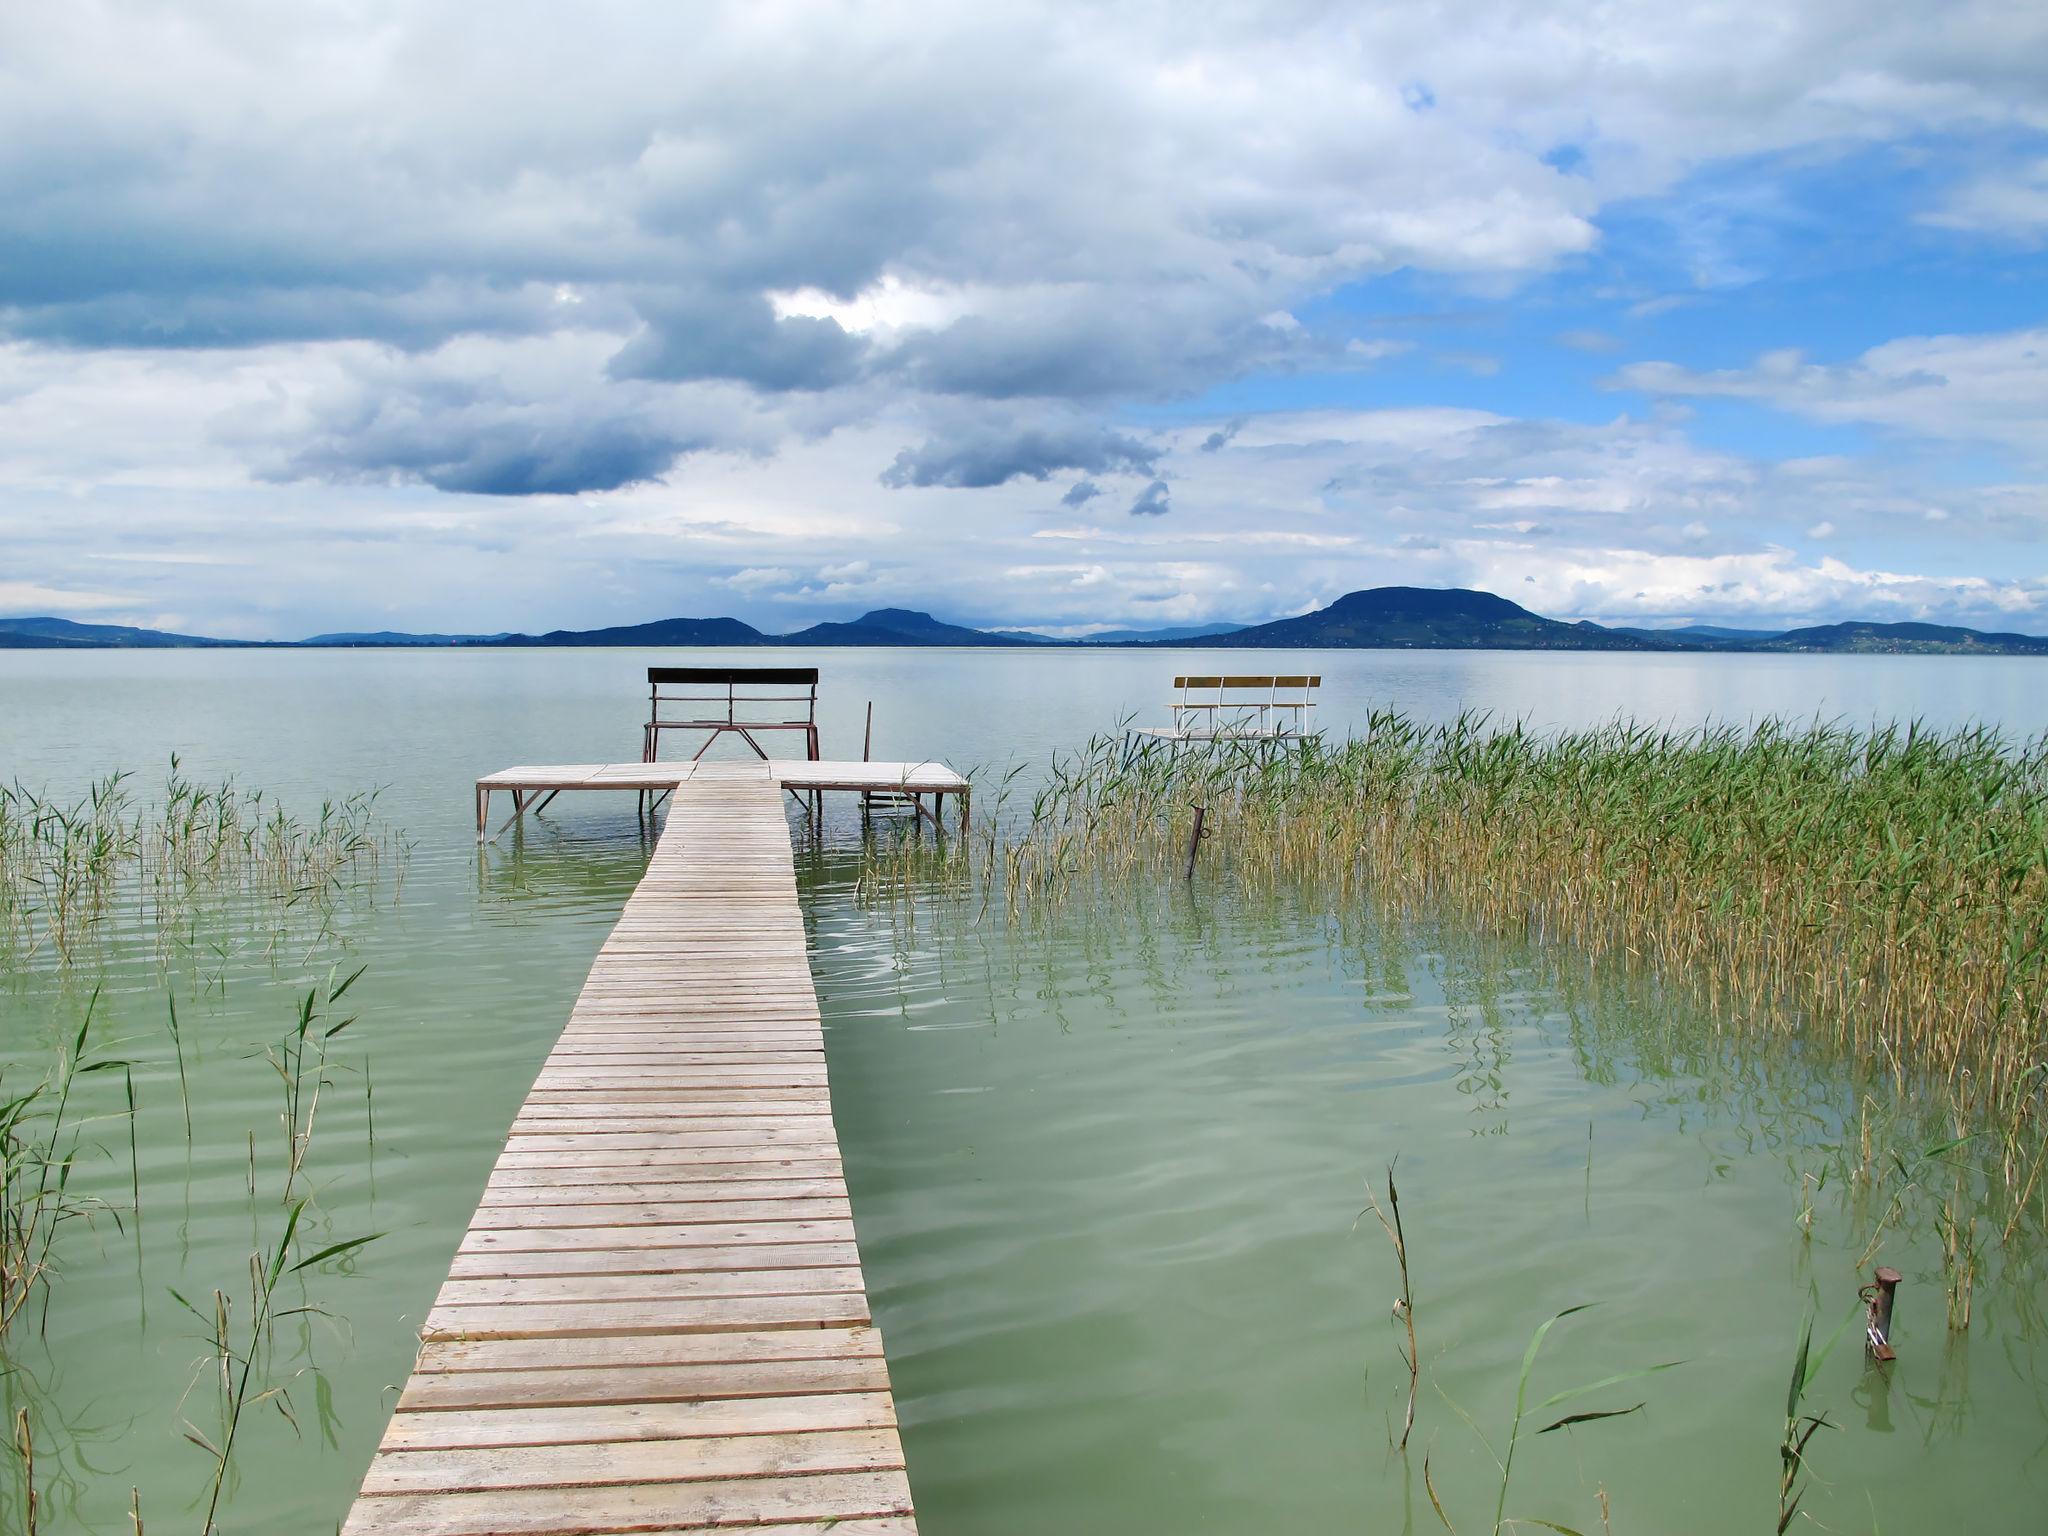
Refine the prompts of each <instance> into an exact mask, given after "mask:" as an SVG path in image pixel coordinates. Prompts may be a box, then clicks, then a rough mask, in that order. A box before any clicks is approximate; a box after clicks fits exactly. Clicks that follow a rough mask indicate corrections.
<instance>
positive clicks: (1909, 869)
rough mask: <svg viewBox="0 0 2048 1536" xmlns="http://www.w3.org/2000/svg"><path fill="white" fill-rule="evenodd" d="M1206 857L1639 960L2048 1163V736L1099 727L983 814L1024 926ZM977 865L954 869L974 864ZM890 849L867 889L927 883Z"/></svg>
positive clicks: (1328, 895)
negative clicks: (1267, 737) (1298, 737)
mask: <svg viewBox="0 0 2048 1536" xmlns="http://www.w3.org/2000/svg"><path fill="white" fill-rule="evenodd" d="M1196 804H1201V805H1204V806H1206V807H1207V827H1208V831H1209V832H1210V833H1211V841H1210V851H1209V852H1208V853H1206V854H1205V855H1204V858H1203V863H1202V867H1203V869H1204V870H1205V871H1208V872H1209V873H1210V874H1211V875H1214V874H1217V873H1222V874H1226V875H1227V876H1228V878H1230V879H1232V880H1233V881H1235V882H1237V883H1238V884H1239V885H1241V886H1244V887H1247V888H1250V889H1254V890H1256V889H1260V888H1270V887H1275V886H1278V885H1282V884H1286V885H1291V886H1307V887H1310V888H1312V889H1314V890H1315V891H1317V892H1319V893H1320V896H1321V899H1322V900H1324V901H1325V902H1327V903H1328V904H1329V905H1330V906H1331V907H1333V908H1337V909H1342V908H1344V907H1346V906H1349V905H1354V904H1359V903H1366V902H1371V903H1376V904H1378V905H1380V906H1382V907H1383V908H1387V909H1391V910H1395V911H1446V912H1450V913H1455V914H1457V915H1460V916H1462V917H1464V918H1467V919H1470V920H1474V921H1477V922H1479V923H1481V924H1483V925H1485V926H1487V927H1489V928H1491V929H1493V930H1495V931H1499V932H1504V933H1507V934H1511V935H1516V936H1520V935H1527V936H1529V937H1532V938H1535V939H1538V940H1560V941H1564V942H1565V943H1566V944H1568V945H1571V946H1575V947H1577V948H1578V949H1580V950H1582V951H1585V952H1588V953H1590V954H1591V955H1592V956H1594V957H1596V958H1599V959H1606V960H1616V959H1618V960H1621V961H1623V962H1625V963H1626V964H1628V965H1629V966H1631V967H1633V968H1635V969H1637V970H1639V971H1641V972H1643V973H1645V974H1647V975H1648V976H1650V977H1652V978H1653V979H1654V980H1655V981H1656V982H1657V983H1658V984H1659V985H1661V986H1664V987H1668V988H1671V989H1673V991H1674V992H1677V993H1682V994H1685V995H1686V996H1687V1000H1688V1001H1690V1002H1693V1003H1696V1004H1698V1005H1701V1006H1704V1007H1706V1008H1708V1009H1709V1010H1711V1011H1712V1012H1714V1013H1715V1014H1716V1015H1717V1016H1718V1017H1721V1018H1724V1019H1726V1020H1727V1021H1728V1027H1729V1028H1730V1030H1731V1031H1735V1030H1745V1031H1760V1032H1764V1033H1767V1034H1775V1035H1778V1036H1781V1037H1783V1038H1785V1039H1787V1040H1790V1041H1793V1042H1796V1044H1797V1045H1798V1047H1799V1048H1801V1049H1803V1050H1809V1051H1824V1052H1831V1053H1834V1054H1835V1055H1836V1056H1837V1057H1840V1058H1843V1059H1847V1060H1851V1061H1853V1062H1854V1063H1856V1064H1857V1066H1858V1069H1859V1071H1864V1072H1867V1073H1869V1074H1870V1075H1873V1076H1883V1077H1887V1078H1889V1079H1890V1080H1891V1082H1892V1084H1893V1086H1894V1087H1895V1088H1897V1089H1899V1090H1906V1089H1908V1088H1909V1087H1918V1088H1930V1087H1931V1088H1933V1089H1935V1090H1937V1091H1938V1096H1939V1098H1940V1101H1941V1102H1942V1103H1943V1105H1944V1106H1945V1108H1946V1109H1947V1110H1948V1111H1949V1112H1950V1113H1951V1115H1952V1116H1953V1118H1954V1120H1955V1121H1956V1123H1957V1124H1959V1125H1963V1126H1966V1127H1968V1128H1970V1129H1972V1130H1980V1129H1986V1128H1989V1129H1991V1130H1992V1131H1994V1132H1995V1144H1994V1146H1993V1148H1992V1149H1991V1151H1990V1153H1989V1157H1990V1160H1991V1161H1992V1162H1993V1163H1994V1164H1995V1171H1996V1173H1997V1175H1998V1176H1999V1177H2000V1179H2001V1181H2002V1182H2003V1183H2004V1184H2005V1185H2006V1186H2007V1187H2008V1188H2011V1189H2014V1190H2024V1191H2027V1192H2029V1193H2036V1192H2039V1190H2040V1189H2041V1186H2042V1183H2043V1179H2042V1172H2043V1162H2044V1158H2048V1138H2044V1137H2043V1135H2042V1134H2041V1133H2042V1130H2043V1116H2044V1113H2048V738H2043V739H2040V740H2035V741H2030V742H2022V743H2015V742H2012V741H2009V740H2007V739H2006V738H2004V737H2002V736H2001V735H1999V734H1998V733H1996V732H1994V731H1990V730H1987V729H1980V728H1966V729H1961V730H1955V731H1946V732H1943V731H1930V730H1926V729H1923V728H1921V727H1919V726H1911V725H1909V726H1886V727H1881V728H1878V729H1874V730H1859V729H1855V728H1852V727H1848V726H1844V725H1837V724H1827V723H1816V724H1811V725H1805V726H1794V725H1789V724H1786V723H1783V722H1778V721H1766V722H1764V723H1762V724H1760V725H1757V726H1754V727H1751V728H1737V727H1733V726H1721V727H1711V728H1700V729H1693V730H1684V731H1669V730H1657V729H1652V728H1647V727H1642V726H1636V725H1627V724H1616V725H1611V726H1607V727H1604V728H1600V729H1594V730H1584V731H1572V732H1563V733H1559V734H1554V735H1541V734H1537V733H1534V732H1531V731H1528V730H1525V729H1523V728H1521V727H1520V726H1514V727H1509V728H1505V729H1498V728H1495V727H1493V726H1492V725H1491V724H1490V723H1489V722H1488V721H1487V720H1486V719H1485V718H1484V717H1482V716H1477V715H1464V716H1461V717H1460V718H1459V719H1457V720H1456V721H1453V722H1451V723H1449V724H1444V725H1425V724H1421V723H1419V722H1416V721H1413V720H1410V719H1408V718H1406V717H1404V716H1401V715H1398V714H1388V713H1381V714H1375V715H1373V716H1372V717H1371V719H1370V720H1369V721H1368V723H1367V725H1366V727H1365V729H1364V731H1363V732H1362V733H1361V734H1359V735H1357V736H1355V737H1352V738H1350V739H1347V740H1343V741H1338V742H1328V741H1322V740H1310V741H1306V742H1301V743H1294V744H1275V743H1256V742H1245V741H1233V742H1221V743H1217V744H1214V745H1213V746H1210V747H1206V748H1203V747H1197V748H1193V749H1190V748H1188V747H1186V746H1182V747H1180V748H1179V749H1178V750H1175V749H1173V748H1170V747H1168V746H1167V745H1165V744H1162V743H1158V742H1150V741H1148V742H1146V743H1145V744H1144V745H1143V746H1139V747H1133V746H1132V745H1131V744H1130V743H1129V742H1128V740H1126V739H1124V738H1119V737H1116V736H1102V737H1097V738H1096V739H1095V740H1093V741H1091V742H1090V743H1089V744H1088V745H1087V746H1086V747H1084V748H1083V749H1081V750H1080V751H1079V752H1077V753H1075V754H1074V755H1072V756H1069V757H1064V758H1059V759H1056V760H1055V761H1054V762H1053V763H1052V765H1051V767H1050V769H1049V772H1048V774H1047V777H1046V779H1045V782H1044V784H1043V787H1042V788H1040V789H1039V790H1038V791H1037V793H1036V796H1035V798H1034V800H1033V802H1032V803H1031V805H1030V808H1029V812H1028V814H1025V813H1023V812H1022V808H1021V807H1020V808H1017V809H1016V810H1014V811H1012V812H1011V813H1010V814H1008V815H1007V816H997V817H991V818H987V819H986V820H985V821H984V823H983V830H982V832H981V833H980V835H979V836H978V838H977V839H976V841H975V845H974V847H973V849H972V850H971V852H972V864H971V877H972V878H975V879H977V880H979V881H980V882H981V884H982V891H981V898H982V900H983V902H984V903H985V904H994V903H1000V904H1001V906H1002V907H1003V909H1004V910H1005V912H1006V913H1007V914H1008V915H1010V916H1012V917H1015V916H1018V915H1020V914H1028V913H1030V912H1033V911H1038V910H1044V909H1047V908H1050V907H1056V906H1058V905H1060V904H1061V903H1063V902H1065V901H1067V900H1069V899H1070V898H1074V897H1076V896H1086V895H1088V894H1089V893H1091V892H1100V891H1102V890H1104V889H1106V888H1113V887H1115V886H1119V885H1126V884H1128V883H1130V882H1132V881H1135V880H1165V879H1169V878H1174V877H1177V876H1178V875H1180V874H1181V873H1182V872H1183V870H1184V865H1185V859H1186V849H1187V843H1188V835H1189V830H1190V828H1189V820H1190V808H1191V807H1192V806H1194V805H1196ZM954 867H955V868H956V869H957V868H959V867H960V866H959V865H958V864H957V863H956V865H955V866H954ZM924 873H925V871H922V870H919V869H916V868H913V867H912V863H911V862H910V861H909V860H908V859H907V858H905V857H903V856H898V855H892V854H890V853H888V852H887V851H884V852H882V853H880V854H878V855H876V856H875V857H874V859H873V861H872V863H871V867H870V869H869V871H868V873H867V875H866V877H865V879H866V884H867V886H868V889H869V890H870V891H871V892H874V891H887V890H889V889H890V888H892V887H900V886H902V885H903V883H904V882H906V881H907V880H909V879H911V878H913V877H916V876H919V875H922V874H924Z"/></svg>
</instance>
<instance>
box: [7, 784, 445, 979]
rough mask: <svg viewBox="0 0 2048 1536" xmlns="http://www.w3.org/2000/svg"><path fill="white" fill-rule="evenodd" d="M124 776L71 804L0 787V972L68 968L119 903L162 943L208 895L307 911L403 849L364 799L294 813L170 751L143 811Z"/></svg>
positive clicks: (19, 787) (399, 857) (20, 787)
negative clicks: (45, 961) (9, 967)
mask: <svg viewBox="0 0 2048 1536" xmlns="http://www.w3.org/2000/svg"><path fill="white" fill-rule="evenodd" d="M131 779H132V775H130V774H127V773H115V774H110V775H108V776H107V777H105V778H103V779H100V780H98V781H96V782H95V783H94V784H93V785H92V786H91V788H90V789H89V790H88V791H87V792H86V793H85V794H84V795H83V796H81V797H79V798H77V799H75V800H71V801H63V800H59V799H56V798H53V797H51V796H50V795H48V794H46V793H43V792H41V791H38V790H34V789H31V788H30V787H28V786H27V785H24V784H22V783H21V782H20V781H18V780H17V781H15V782H14V783H12V784H5V785H0V965H6V964H10V963H12V964H15V965H20V964H24V963H27V962H29V961H31V960H33V959H35V958H38V957H54V958H56V959H58V960H60V961H69V960H72V959H74V958H75V957H77V956H78V954H79V953H80V952H81V951H83V950H84V949H85V948H86V947H87V946H89V945H90V944H91V943H92V942H93V941H94V940H95V939H96V938H97V937H99V936H100V934H101V933H102V932H103V930H104V928H105V926H106V925H107V923H108V922H109V920H110V919H111V918H113V917H114V916H115V915H116V914H117V913H121V912H125V911H128V910H131V909H132V910H133V911H135V912H136V913H137V914H138V916H139V917H140V919H141V920H142V921H143V922H144V923H145V924H147V925H148V926H149V927H150V928H151V929H152V930H153V932H154V933H155V934H156V935H157V938H158V942H159V945H160V947H161V946H162V945H163V944H164V943H166V942H167V941H170V940H174V939H175V938H176V936H177V935H178V934H179V932H180V931H181V928H183V927H184V926H185V925H186V924H188V922H189V920H190V919H191V917H192V915H193V913H194V911H195V910H196V909H197V907H198V906H199V905H201V904H204V903H206V902H208V901H211V900H217V899H219V898H222V897H236V896H239V897H247V898H257V899H262V900H265V901H268V902H272V903H276V904H280V905H282V906H286V907H295V906H299V905H301V904H306V905H308V906H310V907H314V908H317V907H318V906H319V905H320V904H321V903H323V902H326V901H328V900H330V899H331V898H332V897H333V896H335V895H336V894H337V893H339V892H340V891H342V890H343V889H345V888H346V887H347V886H348V884H349V883H350V882H353V881H357V880H360V879H362V878H364V877H366V876H374V875H375V873H376V872H377V870H378V869H379V868H380V866H381V865H382V863H383V862H384V861H386V860H387V859H390V860H392V861H393V862H397V863H399V864H400V865H401V866H402V862H403V853H404V849H405V844H404V842H403V840H402V839H401V838H399V837H398V836H397V835H395V834H393V833H391V832H388V831H386V830H385V829H383V828H382V827H381V826H380V824H379V822H378V820H377V817H376V799H377V797H376V794H375V792H367V793H359V794H354V795H350V796H348V797H346V798H345V799H340V800H328V801H325V802H323V803H322V804H321V806H320V808H319V810H318V812H317V813H315V814H313V815H310V816H305V817H301V816H296V815H293V814H292V813H290V812H288V811H286V810H285V808H284V807H283V806H281V805H280V804H278V803H277V801H276V800H275V799H274V798H272V797H270V796H268V795H266V793H265V792H264V791H263V790H260V789H253V790H252V789H244V788H242V787H241V786H240V785H238V784H237V783H236V782H235V781H234V780H233V779H224V780H222V781H221V782H219V783H218V784H202V783H199V782H198V781H196V780H194V779H191V778H188V777H187V776H185V774H184V773H183V772H182V771H181V769H180V766H179V762H178V759H177V758H176V757H173V758H172V759H171V763H170V768H169V771H168V773H167V774H166V777H165V780H164V785H163V789H162V791H161V793H160V794H159V795H158V796H157V797H156V798H155V799H154V800H153V801H152V802H150V803H148V804H138V802H137V800H136V798H135V796H134V794H133V792H132V789H131Z"/></svg>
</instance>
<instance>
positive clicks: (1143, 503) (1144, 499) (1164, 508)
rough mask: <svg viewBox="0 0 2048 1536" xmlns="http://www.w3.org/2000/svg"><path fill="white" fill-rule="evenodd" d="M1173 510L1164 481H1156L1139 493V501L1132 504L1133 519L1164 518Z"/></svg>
mask: <svg viewBox="0 0 2048 1536" xmlns="http://www.w3.org/2000/svg"><path fill="white" fill-rule="evenodd" d="M1172 510H1173V507H1172V504H1171V502H1170V501H1169V500H1168V495H1167V489H1166V482H1165V481H1164V480H1154V481H1153V482H1152V483H1151V484H1150V485H1148V486H1146V487H1145V489H1144V490H1142V491H1140V492H1138V499H1137V500H1136V501H1134V502H1132V503H1131V516H1133V517H1164V516H1165V515H1166V514H1167V513H1168V512H1170V511H1172Z"/></svg>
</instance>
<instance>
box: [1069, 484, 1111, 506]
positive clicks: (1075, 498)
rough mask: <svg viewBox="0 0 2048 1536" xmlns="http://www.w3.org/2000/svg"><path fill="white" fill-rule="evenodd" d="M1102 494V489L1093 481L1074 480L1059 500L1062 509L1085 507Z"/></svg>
mask: <svg viewBox="0 0 2048 1536" xmlns="http://www.w3.org/2000/svg"><path fill="white" fill-rule="evenodd" d="M1101 494H1102V487H1101V486H1099V485H1097V484H1096V483H1095V482H1094V481H1093V480H1076V481H1075V482H1074V483H1073V484H1072V485H1070V486H1068V487H1067V494H1066V495H1064V496H1062V497H1061V498H1060V505H1061V506H1063V507H1085V506H1086V505H1088V503H1089V502H1091V501H1093V500H1094V499H1095V498H1096V497H1098V496H1100V495H1101Z"/></svg>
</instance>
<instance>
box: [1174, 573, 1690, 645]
mask: <svg viewBox="0 0 2048 1536" xmlns="http://www.w3.org/2000/svg"><path fill="white" fill-rule="evenodd" d="M1182 643H1184V644H1186V645H1189V646H1200V647H1214V648H1217V649H1230V650H1255V649H1267V648H1272V649H1280V648H1287V649H1294V648H1305V649H1306V648H1312V649H1317V650H1402V649H1429V650H1503V651H1530V650H1544V651H1662V650H1673V649H1681V648H1683V646H1682V643H1679V642H1659V641H1654V640H1646V639H1641V638H1638V637H1637V636H1635V635H1631V634H1624V633H1622V632H1621V631H1619V630H1611V629H1602V628H1601V627H1600V626H1599V625H1597V624H1566V623H1563V622H1561V621H1560V620H1557V619H1546V618H1543V617H1542V616H1541V615H1539V614H1534V613H1531V612H1530V611H1529V610H1528V609H1526V608H1524V607H1522V606H1521V604H1519V603H1511V602H1509V601H1508V600H1507V599H1506V598H1504V597H1496V596H1495V595H1494V594H1493V593H1491V592H1477V591H1473V590H1471V589H1469V588H1465V587H1372V588H1369V589H1368V590H1366V591H1363V592H1347V593H1345V594H1344V596H1342V597H1340V598H1338V599H1337V600H1336V601H1335V602H1334V603H1332V604H1330V606H1329V607H1327V608H1318V609H1317V610H1316V611H1315V612H1313V613H1304V614H1302V615H1300V616H1299V617H1297V618H1292V619H1276V620H1275V621H1274V622H1273V623H1271V624H1254V625H1251V626H1250V627H1249V628H1246V629H1240V630H1237V631H1235V632H1234V633H1231V634H1227V635H1210V636H1206V637H1204V638H1202V639H1197V640H1188V641H1185V642H1182Z"/></svg>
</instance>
